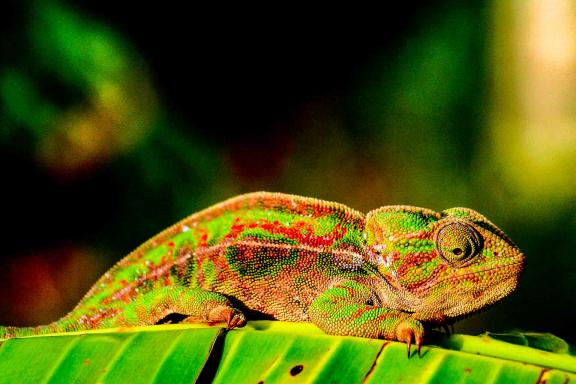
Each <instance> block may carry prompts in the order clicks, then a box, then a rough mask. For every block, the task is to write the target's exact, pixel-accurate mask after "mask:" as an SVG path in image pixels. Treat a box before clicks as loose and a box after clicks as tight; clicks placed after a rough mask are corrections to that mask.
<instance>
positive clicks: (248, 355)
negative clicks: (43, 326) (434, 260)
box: [0, 321, 576, 383]
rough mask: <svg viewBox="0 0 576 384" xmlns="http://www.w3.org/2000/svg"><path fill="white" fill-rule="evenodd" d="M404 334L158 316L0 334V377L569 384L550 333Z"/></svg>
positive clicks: (570, 366)
mask: <svg viewBox="0 0 576 384" xmlns="http://www.w3.org/2000/svg"><path fill="white" fill-rule="evenodd" d="M421 352H422V353H421V356H418V355H417V353H416V351H412V353H411V355H410V356H409V357H408V356H407V348H406V345H405V344H403V343H398V342H391V341H386V340H372V339H362V338H355V337H337V336H329V335H325V334H324V333H323V332H322V331H320V330H319V329H318V328H316V327H315V326H314V325H312V324H308V323H285V322H276V321H253V322H249V323H248V325H247V326H246V327H245V328H242V329H235V330H232V331H226V330H225V329H224V328H222V327H221V326H203V325H180V324H175V325H158V326H153V327H138V328H130V329H106V330H97V331H90V332H83V333H75V334H72V333H65V334H55V335H45V336H34V337H27V338H18V339H9V340H4V341H2V342H1V344H0V383H127V382H130V383H193V382H200V383H204V382H214V383H285V382H287V383H291V382H293V383H400V382H402V383H460V382H461V383H544V382H546V383H568V382H576V356H574V348H573V347H571V346H570V345H568V344H567V343H566V342H565V341H564V340H562V339H560V338H557V337H555V336H553V335H550V334H535V333H511V334H488V333H487V334H484V335H481V336H465V335H445V334H441V333H432V334H430V335H428V337H427V344H426V345H425V346H424V347H423V348H422V351H421Z"/></svg>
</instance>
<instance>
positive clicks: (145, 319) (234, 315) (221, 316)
mask: <svg viewBox="0 0 576 384" xmlns="http://www.w3.org/2000/svg"><path fill="white" fill-rule="evenodd" d="M173 313H178V314H181V315H185V316H187V317H186V318H185V319H184V320H183V321H184V322H196V323H208V322H226V323H227V325H228V329H231V328H236V327H243V326H244V325H245V324H246V317H245V316H244V314H243V313H242V312H241V311H240V310H238V309H236V308H234V306H233V305H232V303H231V302H230V300H228V299H227V298H226V297H225V296H223V295H221V294H219V293H216V292H209V291H205V290H203V289H200V288H185V287H163V288H157V289H154V290H152V291H150V292H148V293H145V294H143V295H141V296H139V297H138V298H137V299H136V300H134V301H133V302H131V303H130V304H128V305H127V306H126V308H125V310H124V312H123V313H122V314H120V315H118V316H117V317H116V318H115V319H114V323H115V325H116V326H137V325H152V324H156V323H157V322H158V321H160V320H161V319H163V318H165V317H166V316H168V315H170V314H173Z"/></svg>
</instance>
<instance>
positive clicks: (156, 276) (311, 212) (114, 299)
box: [0, 192, 524, 348]
mask: <svg viewBox="0 0 576 384" xmlns="http://www.w3.org/2000/svg"><path fill="white" fill-rule="evenodd" d="M523 266H524V256H523V255H522V253H521V252H520V250H519V249H518V248H517V247H516V246H515V245H514V244H513V243H512V242H511V241H510V239H509V238H508V237H507V236H506V235H505V234H504V233H503V232H502V231H501V230H500V229H499V228H497V227H496V226H495V225H494V224H492V223H491V222H490V221H488V220H487V219H486V218H485V217H484V216H482V215H480V214H479V213H477V212H475V211H473V210H471V209H467V208H451V209H448V210H445V211H443V212H440V213H438V212H434V211H431V210H428V209H424V208H416V207H410V206H386V207H382V208H379V209H376V210H374V211H371V212H369V213H368V214H367V215H364V214H362V213H360V212H357V211H355V210H353V209H350V208H348V207H346V206H344V205H342V204H338V203H333V202H327V201H322V200H318V199H313V198H306V197H300V196H294V195H286V194H280V193H269V192H257V193H250V194H246V195H241V196H238V197H235V198H232V199H229V200H227V201H224V202H223V203H220V204H217V205H215V206H212V207H210V208H208V209H206V210H203V211H201V212H199V213H196V214H194V215H192V216H189V217H188V218H186V219H184V220H182V221H180V222H179V223H177V224H175V225H173V226H172V227H170V228H168V229H166V230H165V231H163V232H161V233H160V234H158V235H157V236H155V237H153V238H152V239H150V240H148V241H147V242H145V243H144V244H142V245H141V246H140V247H138V248H137V249H136V250H135V251H134V252H132V253H130V254H129V255H128V256H126V257H125V258H124V259H122V260H121V261H120V262H118V264H116V265H115V266H114V267H113V268H112V269H110V270H109V271H108V272H107V273H106V274H104V276H102V277H101V278H100V279H99V280H98V281H97V282H96V284H95V285H94V286H93V287H92V288H91V289H90V291H89V292H88V293H87V294H86V296H85V297H84V298H83V299H82V300H81V301H80V303H79V304H78V305H77V306H76V308H74V309H73V310H72V311H71V312H70V313H69V314H67V315H66V316H64V317H63V318H62V319H60V320H58V321H56V322H54V323H52V324H49V325H44V326H38V327H29V328H17V327H0V337H5V338H7V337H15V336H24V335H31V334H44V333H55V332H67V331H79V330H87V329H96V328H109V327H116V326H137V325H148V324H150V325H152V324H157V323H158V322H162V321H165V320H166V318H167V317H168V318H170V315H173V314H179V315H183V316H180V317H181V318H183V320H182V321H184V322H221V321H223V322H227V324H228V327H229V328H234V327H241V326H243V325H244V324H245V322H246V318H251V319H255V318H267V319H277V320H284V321H311V322H313V323H314V324H316V325H317V326H318V327H320V328H321V329H323V330H324V331H325V332H327V333H329V334H336V335H352V336H360V337H370V338H385V339H389V340H399V341H404V342H406V343H408V348H409V347H410V344H411V342H412V341H414V342H415V343H416V344H417V345H418V347H420V345H421V343H422V340H423V336H424V326H423V323H424V324H436V325H446V324H452V323H453V322H454V321H455V320H457V319H458V318H461V317H464V316H467V315H469V314H471V313H474V312H476V311H478V310H481V309H483V308H485V307H486V306H488V305H491V304H493V303H495V302H496V301H498V300H500V299H502V298H503V297H505V296H507V295H508V294H510V293H511V292H512V291H513V290H514V289H515V288H516V285H517V282H518V279H519V276H520V274H521V272H522V269H523Z"/></svg>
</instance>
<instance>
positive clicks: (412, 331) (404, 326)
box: [396, 318, 424, 357]
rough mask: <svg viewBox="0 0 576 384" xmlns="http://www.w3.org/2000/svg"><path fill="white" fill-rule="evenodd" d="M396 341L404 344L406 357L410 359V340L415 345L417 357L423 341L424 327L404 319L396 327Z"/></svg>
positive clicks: (416, 321) (412, 320)
mask: <svg viewBox="0 0 576 384" xmlns="http://www.w3.org/2000/svg"><path fill="white" fill-rule="evenodd" d="M396 340H398V341H402V342H404V343H406V345H407V346H408V357H410V347H411V346H412V340H414V342H415V343H416V348H417V350H418V356H420V350H421V348H422V342H423V341H424V326H423V325H422V323H421V322H419V321H418V320H414V319H410V318H408V319H404V320H402V321H401V322H400V323H399V324H398V325H397V326H396Z"/></svg>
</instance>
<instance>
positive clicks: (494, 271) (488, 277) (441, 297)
mask: <svg viewBox="0 0 576 384" xmlns="http://www.w3.org/2000/svg"><path fill="white" fill-rule="evenodd" d="M524 264H525V260H524V257H523V255H521V254H520V255H518V256H515V257H514V258H509V259H508V260H507V262H506V263H505V264H503V263H502V261H501V260H500V262H499V263H498V264H497V265H493V266H492V267H490V266H489V265H487V266H486V268H483V269H482V270H479V271H474V272H469V273H465V274H462V275H457V276H456V277H455V276H448V277H446V278H444V279H442V280H440V281H437V282H436V283H435V284H434V285H432V286H430V287H429V289H428V290H427V293H426V294H425V297H429V298H430V297H432V298H433V299H432V300H422V302H421V306H420V307H418V308H415V312H416V313H417V318H418V319H419V320H421V321H431V322H435V321H438V318H439V315H442V316H440V317H441V318H450V319H459V318H463V317H466V316H469V315H471V314H473V313H475V312H478V311H480V310H482V309H485V308H487V307H488V306H490V305H492V304H494V303H496V302H498V301H500V300H501V299H503V298H504V297H506V296H508V295H509V294H510V293H512V292H513V291H514V290H515V289H516V286H517V285H518V281H519V279H520V276H521V274H522V270H523V269H524Z"/></svg>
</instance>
